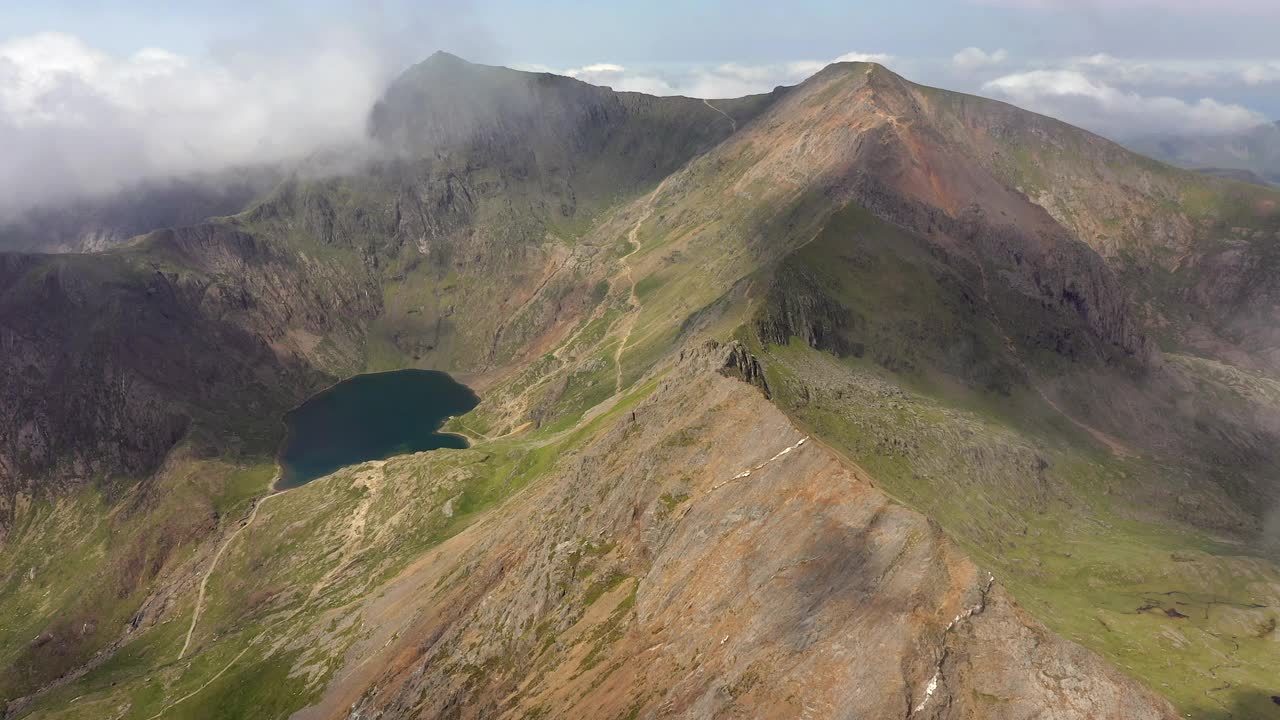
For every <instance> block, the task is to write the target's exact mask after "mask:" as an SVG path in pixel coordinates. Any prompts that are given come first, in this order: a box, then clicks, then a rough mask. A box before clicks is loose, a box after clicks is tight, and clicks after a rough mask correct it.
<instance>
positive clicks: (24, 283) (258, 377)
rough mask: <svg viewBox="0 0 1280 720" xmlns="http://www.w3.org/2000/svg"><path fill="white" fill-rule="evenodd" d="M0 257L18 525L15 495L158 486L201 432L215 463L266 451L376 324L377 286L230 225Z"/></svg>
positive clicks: (9, 491) (2, 477)
mask: <svg viewBox="0 0 1280 720" xmlns="http://www.w3.org/2000/svg"><path fill="white" fill-rule="evenodd" d="M0 257H2V258H3V260H2V261H0V262H2V264H3V270H2V271H0V272H3V274H4V280H3V286H4V288H5V290H4V293H3V296H0V308H2V309H0V328H3V329H2V330H0V333H3V337H4V340H3V343H4V346H5V348H6V352H5V355H4V362H3V365H2V367H0V374H2V376H3V383H0V386H2V387H3V388H4V395H3V405H4V407H5V412H4V413H3V416H4V417H5V421H4V423H5V427H4V433H3V435H4V438H5V443H4V448H3V450H0V488H3V496H4V498H5V500H4V502H5V508H6V512H5V515H6V516H7V518H6V521H7V520H12V515H11V513H12V507H13V506H12V502H13V501H14V498H15V495H16V494H17V493H24V494H27V495H31V494H32V493H37V491H40V492H47V491H50V490H51V489H52V487H61V488H67V487H70V486H74V485H76V484H79V483H84V482H89V481H94V480H98V479H103V478H106V477H110V476H113V475H116V474H123V475H125V476H132V477H142V476H145V475H147V474H149V473H150V472H151V471H153V470H154V469H155V468H156V467H157V466H158V465H159V463H160V461H161V460H162V459H163V458H164V456H165V454H166V453H167V452H168V450H169V449H170V448H171V447H172V446H173V445H174V444H175V443H176V442H177V440H178V439H179V438H181V437H183V436H185V435H186V434H187V433H188V431H189V430H191V429H192V426H193V425H198V426H199V428H200V430H201V432H200V433H199V434H198V436H197V438H198V441H199V442H202V443H205V444H207V445H208V446H209V447H210V448H211V449H212V451H213V452H220V451H228V452H233V453H235V452H257V453H261V452H268V451H269V449H270V447H271V444H272V438H273V437H274V436H275V434H276V428H275V420H274V417H273V416H274V414H275V413H277V412H278V411H279V410H280V409H282V408H286V407H288V406H289V405H291V404H293V403H295V402H297V401H298V400H299V399H300V398H302V397H305V395H306V393H308V392H311V391H314V390H315V389H316V388H318V387H320V386H322V384H323V383H325V382H326V378H329V377H332V376H333V375H335V374H338V373H341V372H344V371H346V372H349V368H351V367H353V366H356V365H357V363H358V362H359V360H358V359H359V342H360V335H361V332H362V330H363V326H364V324H366V323H367V322H368V321H369V319H370V318H371V317H372V316H373V315H374V314H375V313H376V312H377V305H376V304H374V303H371V302H370V301H369V295H368V290H367V289H368V284H369V279H368V278H367V277H366V278H364V279H362V278H360V277H358V276H352V275H351V274H350V273H349V272H348V269H347V268H345V267H342V266H338V265H335V264H333V263H330V262H325V261H320V260H316V261H309V260H308V259H306V258H303V257H301V256H299V255H297V254H295V253H292V252H290V251H289V250H288V249H286V248H282V247H279V246H276V245H273V244H271V243H268V242H264V241H261V240H258V239H255V238H254V237H252V236H249V235H245V234H243V233H239V232H237V231H236V230H234V229H233V228H230V227H226V226H218V225H209V226H197V227H192V228H184V229H179V230H166V231H161V232H158V233H156V234H154V235H153V236H151V237H150V238H148V239H147V240H146V241H145V242H144V243H143V244H142V245H141V246H140V247H138V248H136V249H132V250H128V251H122V252H116V253H108V254H104V255H100V256H94V257H88V256H13V255H9V256H0ZM322 338H328V345H327V346H326V347H324V348H322V347H320V346H319V343H320V341H321V339H322ZM46 480H47V481H48V482H50V483H53V486H52V487H51V486H49V485H48V484H46V483H45V481H46Z"/></svg>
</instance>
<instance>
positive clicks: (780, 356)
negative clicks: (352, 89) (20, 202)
mask: <svg viewBox="0 0 1280 720" xmlns="http://www.w3.org/2000/svg"><path fill="white" fill-rule="evenodd" d="M369 127H370V135H371V139H372V142H373V144H374V145H375V146H376V151H375V152H372V153H370V155H369V156H368V158H366V159H365V160H364V161H362V162H361V163H359V164H358V165H357V166H355V167H354V168H353V169H349V170H347V171H344V172H342V173H338V174H332V175H329V176H326V177H322V178H312V177H296V178H292V179H290V180H287V181H285V182H283V183H281V184H279V185H278V186H276V187H275V188H274V189H273V190H271V191H270V192H269V193H266V194H263V195H262V196H260V197H258V198H256V199H255V201H254V202H252V203H251V206H250V207H248V209H247V210H246V211H245V212H243V213H240V214H238V215H235V216H233V217H229V218H223V219H216V220H211V221H207V222H203V223H197V224H195V225H191V226H186V227H179V228H174V229H168V230H157V231H155V232H151V233H149V234H148V235H147V236H146V237H144V238H142V239H140V240H139V241H137V242H135V243H132V244H130V245H128V246H127V247H121V248H117V249H114V250H110V251H108V252H104V253H100V254H96V255H92V256H29V255H4V256H0V346H3V347H4V348H5V349H6V351H7V352H6V353H5V354H3V355H2V356H0V381H2V384H0V388H3V393H4V394H3V396H0V408H2V409H3V410H4V412H3V413H0V437H4V438H6V440H5V442H4V444H3V446H0V491H2V492H3V496H2V497H3V502H4V503H5V504H4V506H3V508H4V511H5V512H4V514H3V516H0V528H2V530H0V531H2V532H3V533H4V534H3V540H0V542H2V543H3V545H0V617H13V618H23V619H22V620H20V621H15V622H14V623H12V624H11V625H10V626H5V627H0V663H3V664H4V667H5V668H6V671H5V672H3V673H0V678H2V679H0V697H3V698H5V699H7V700H8V701H9V703H10V704H9V713H10V714H12V715H15V716H23V715H28V714H29V715H31V716H38V717H60V718H63V717H64V718H74V717H90V716H94V717H96V716H101V715H102V714H103V713H106V714H108V715H112V716H122V717H138V718H149V717H152V716H153V715H156V714H162V715H166V716H172V717H184V716H187V717H193V718H194V717H209V716H210V713H214V712H215V710H214V709H215V708H216V713H221V714H222V716H224V717H247V716H250V715H252V716H255V717H288V716H290V715H291V714H292V713H295V712H297V713H298V715H296V716H297V717H301V718H330V717H334V718H337V717H355V716H359V717H384V718H392V717H396V718H399V717H513V718H514V717H530V716H532V717H561V716H564V717H573V716H580V717H632V718H638V717H669V716H681V717H719V716H741V717H779V718H781V717H795V716H797V715H800V714H805V713H808V714H809V715H810V716H813V717H838V716H841V715H842V713H846V712H852V713H854V714H857V715H860V716H867V717H884V716H889V715H903V716H906V717H936V718H951V717H956V718H959V717H1007V718H1019V717H1027V716H1030V715H1032V714H1035V713H1041V714H1044V713H1048V714H1049V715H1051V716H1053V717H1061V718H1097V717H1109V718H1131V717H1152V718H1163V717H1175V716H1177V714H1178V713H1180V712H1186V713H1193V714H1197V715H1198V716H1205V717H1230V716H1236V717H1248V716H1251V715H1250V714H1251V713H1253V716H1258V717H1265V715H1261V714H1260V713H1263V712H1265V711H1267V708H1266V707H1265V704H1266V701H1267V698H1269V694H1268V693H1270V692H1271V690H1270V688H1269V686H1268V683H1269V682H1271V681H1272V680H1274V678H1271V677H1270V674H1269V671H1268V668H1271V667H1274V666H1275V663H1276V662H1277V661H1280V649H1278V648H1280V644H1277V642H1276V636H1275V627H1276V619H1277V616H1276V611H1275V608H1276V607H1277V606H1280V569H1277V567H1276V565H1275V563H1274V560H1273V559H1271V558H1272V557H1273V556H1272V555H1269V553H1270V552H1271V551H1270V549H1269V547H1270V545H1269V544H1270V543H1271V542H1272V540H1274V539H1275V538H1273V537H1272V535H1273V534H1274V528H1275V527H1276V521H1275V517H1277V516H1280V510H1273V508H1280V488H1277V486H1276V484H1275V477H1274V468H1275V467H1277V466H1280V455H1278V454H1277V450H1276V448H1277V447H1280V443H1277V440H1280V425H1278V424H1277V421H1276V418H1277V417H1280V413H1277V409H1280V408H1278V407H1277V405H1278V404H1280V370H1278V369H1277V368H1278V367H1280V365H1277V362H1278V358H1280V352H1278V350H1280V335H1276V334H1275V333H1276V332H1277V330H1276V328H1277V327H1280V311H1278V310H1277V308H1278V307H1280V306H1278V305H1277V300H1280V292H1277V285H1276V283H1277V278H1278V277H1280V275H1278V273H1277V268H1276V267H1275V265H1274V260H1275V258H1276V257H1280V254H1277V252H1276V247H1277V243H1280V207H1278V206H1277V203H1278V202H1280V195H1278V194H1276V193H1274V192H1272V191H1270V190H1267V189H1265V188H1261V187H1257V186H1250V185H1245V184H1240V183H1234V182H1231V181H1227V180H1221V179H1216V178H1210V177H1206V176H1203V175H1198V174H1194V173H1190V172H1183V171H1179V170H1175V169H1173V168H1170V167H1168V166H1165V165H1162V164H1160V163H1157V162H1153V161H1150V160H1147V159H1145V158H1142V157H1140V156H1137V155H1134V154H1132V153H1130V152H1128V151H1126V150H1124V149H1123V148H1121V147H1119V146H1117V145H1115V144H1113V143H1110V142H1108V141H1105V140H1103V139H1101V138H1098V137H1096V136H1092V135H1090V134H1088V133H1085V132H1083V131H1080V130H1078V129H1075V128H1072V127H1070V126H1067V125H1064V124H1062V123H1059V122H1057V121H1054V120H1052V119H1049V118H1045V117H1041V116H1036V115H1032V114H1029V113H1026V112H1023V111H1021V110H1018V109H1016V108H1013V107H1011V106H1008V105H1004V104H1001V103H996V102H992V101H988V100H983V99H980V98H974V97H970V96H964V95H959V94H954V93H949V92H945V91H942V90H937V89H933V88H926V87H922V86H918V85H915V84H912V83H910V82H908V81H906V80H904V79H903V78H900V77H898V76H896V75H894V74H892V73H891V72H889V71H887V70H886V69H884V68H883V67H880V66H878V65H870V64H858V63H843V64H837V65H833V66H830V67H828V68H826V69H825V70H823V71H822V72H820V73H818V74H817V75H815V76H814V77H812V78H810V79H809V80H807V81H805V82H804V83H802V84H801V85H799V86H796V87H794V88H789V89H782V90H779V91H777V92H775V93H771V94H769V95H763V96H756V97H749V98H742V99H739V100H729V101H710V102H706V101H701V100H693V99H688V98H653V97H648V96H643V95H638V94H634V93H615V92H613V91H611V90H608V89H605V88H598V87H593V86H590V85H586V84H584V83H581V82H577V81H575V80H571V79H568V78H561V77H555V76H551V75H546V74H533V73H521V72H515V71H511V70H507V69H503V68H495V67H485V66H478V65H472V64H469V63H466V62H465V61H462V60H460V59H458V58H456V57H453V56H449V55H445V54H437V55H435V56H432V57H431V58H430V59H428V60H427V61H425V62H424V63H422V64H420V65H418V66H415V67H414V68H411V69H410V70H408V71H407V72H406V73H405V74H404V75H403V76H402V77H401V78H399V79H398V80H397V81H396V82H394V83H393V84H392V85H391V86H390V87H389V88H388V90H387V92H386V95H385V96H384V98H383V99H382V100H381V101H380V102H379V103H378V104H377V106H376V107H374V108H373V109H372V110H371V114H370V124H369ZM410 367H415V368H429V369H443V370H449V371H451V372H455V373H460V374H462V375H463V376H464V378H465V380H466V382H467V384H468V385H470V386H472V387H475V388H476V389H477V391H478V392H479V393H480V395H481V396H482V398H483V400H482V401H481V403H480V404H479V405H478V406H477V407H476V408H475V409H474V410H472V411H470V412H468V413H467V414H466V415H464V416H463V417H461V418H456V419H454V420H452V421H450V423H449V424H448V425H446V427H445V428H444V429H445V430H446V431H449V432H454V433H458V434H463V435H466V436H467V437H468V438H469V439H470V441H471V447H470V448H466V449H455V450H437V451H433V452H429V453H420V454H416V455H408V456H404V457H398V458H393V459H390V460H387V461H376V462H370V463H363V464H359V465H355V466H353V467H349V468H344V469H341V470H338V471H337V472H335V473H333V474H332V475H329V476H326V477H322V478H319V479H316V480H314V481H313V482H310V483H308V484H306V485H305V486H303V487H299V488H295V489H290V490H288V491H287V492H285V493H282V494H278V495H271V496H264V494H263V493H264V492H265V490H266V488H267V486H268V483H269V482H270V480H271V476H272V474H273V472H274V465H273V462H272V460H271V451H272V449H274V447H275V445H276V443H277V442H278V441H279V439H280V435H281V433H282V431H283V427H282V426H281V425H280V422H279V421H280V417H281V416H282V414H283V413H284V412H285V410H286V409H287V408H290V407H293V406H295V405H296V404H297V403H298V402H300V401H302V400H303V399H305V398H306V397H307V396H308V395H309V394H311V393H313V392H315V391H316V390H318V389H319V388H321V387H323V386H325V385H326V384H328V383H330V382H332V380H334V379H335V378H341V377H346V376H350V375H352V374H355V373H358V372H361V371H372V370H388V369H395V368H410ZM90 558H91V559H92V560H87V559H90ZM32 638H35V640H34V641H33V640H32ZM869 658H873V659H869ZM73 699H75V702H72V700H73ZM83 713H90V715H84V714H83ZM92 713H98V715H93V714H92Z"/></svg>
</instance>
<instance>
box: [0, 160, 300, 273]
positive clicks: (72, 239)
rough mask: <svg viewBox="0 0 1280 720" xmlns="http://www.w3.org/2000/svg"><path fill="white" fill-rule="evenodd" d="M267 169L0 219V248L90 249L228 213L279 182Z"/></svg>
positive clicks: (152, 185) (149, 186) (162, 184)
mask: <svg viewBox="0 0 1280 720" xmlns="http://www.w3.org/2000/svg"><path fill="white" fill-rule="evenodd" d="M280 179H281V174H280V172H279V171H277V170H275V169H272V168H241V169H236V170H233V171H227V172H223V173H211V174H205V175H198V176H194V177H189V178H174V179H169V180H157V181H151V182H145V183H141V184H139V185H138V186H136V187H131V188H128V189H125V190H120V191H117V192H115V193H113V194H110V195H107V196H105V197H97V198H80V199H76V200H73V201H69V202H65V203H59V204H54V205H46V206H40V207H35V208H31V209H29V210H27V211H25V212H23V213H21V214H20V215H18V216H16V217H9V218H0V251H19V252H57V253H66V252H95V251H99V250H106V249H109V248H112V247H115V246H117V245H121V244H123V243H125V242H126V241H128V240H130V239H132V238H134V237H136V236H138V235H142V234H144V233H146V232H148V231H151V230H155V229H157V228H165V227H177V226H182V225H194V224H196V223H199V222H202V221H203V220H205V219H206V218H210V217H218V216H223V215H234V214H236V213H238V212H240V211H241V210H244V209H245V208H246V207H247V206H248V205H249V203H250V202H252V201H253V200H254V199H256V198H257V197H259V196H260V195H262V194H263V193H264V192H266V191H268V190H270V189H271V188H272V187H273V186H274V185H275V184H276V183H278V182H280Z"/></svg>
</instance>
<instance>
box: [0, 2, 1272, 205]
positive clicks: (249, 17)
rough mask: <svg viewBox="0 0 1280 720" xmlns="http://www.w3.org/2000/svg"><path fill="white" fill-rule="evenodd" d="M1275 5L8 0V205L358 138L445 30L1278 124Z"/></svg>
mask: <svg viewBox="0 0 1280 720" xmlns="http://www.w3.org/2000/svg"><path fill="white" fill-rule="evenodd" d="M1277 31H1280V0H1212V1H1210V0H911V1H910V2H907V1H905V0H894V1H892V2H882V1H877V2H866V1H859V0H838V1H837V0H788V1H786V2H780V1H777V0H775V1H774V2H761V1H759V0H734V1H733V2H728V1H721V0H703V1H697V0H686V1H684V2H678V1H676V0H648V1H647V2H627V3H616V2H615V3H605V2H594V3H587V2H568V1H566V0H419V1H416V2H415V1H411V0H364V1H363V2H354V1H353V0H256V1H254V2H244V1H241V0H216V1H215V0H185V2H181V3H174V2H170V1H169V0H164V1H161V0H133V1H131V2H126V1H124V0H46V1H45V2H43V3H25V2H19V1H18V0H0V146H2V147H5V148H7V149H8V150H7V151H6V152H5V153H3V154H0V189H2V190H4V192H3V193H0V214H3V213H5V212H6V211H10V212H11V211H12V210H13V209H14V208H21V207H26V206H29V205H32V204H40V203H44V204H47V203H49V202H54V201H57V200H58V199H60V198H63V197H67V196H71V195H76V194H86V193H87V194H94V193H106V192H111V191H114V190H116V189H119V188H121V187H125V186H128V185H129V184H131V183H135V182H138V181H140V180H147V179H152V178H163V177H168V176H178V175H184V174H190V173H194V172H205V171H218V170H221V169H224V168H227V167H235V166H239V165H242V164H245V163H250V162H258V161H266V162H274V161H277V160H285V159H289V158H294V157H298V156H302V155H305V154H307V153H308V152H311V151H313V150H314V149H315V148H317V147H320V146H326V145H332V144H339V143H344V142H352V141H355V140H358V138H359V137H360V136H361V135H362V133H363V128H364V123H365V118H366V116H367V112H368V109H369V107H370V105H371V104H372V103H373V102H374V101H375V100H376V98H377V96H378V94H379V93H380V91H381V89H382V87H384V85H385V84H386V83H387V82H388V81H389V79H390V78H392V77H394V76H395V74H396V73H398V72H400V71H401V70H403V69H404V68H405V67H407V66H408V65H411V64H412V63H414V62H416V61H418V60H421V59H423V58H425V57H426V56H428V55H430V54H431V53H432V52H434V51H435V50H439V49H443V50H448V51H450V52H453V53H455V54H457V55H460V56H462V57H464V58H466V59H469V60H472V61H475V62H484V63H490V64H501V65H508V66H511V67H517V68H520V69H528V70H540V71H550V72H557V73H562V74H567V75H572V76H574V77H577V78H579V79H582V80H585V81H587V82H593V83H596V84H602V85H609V86H611V87H613V88H615V89H618V90H636V91H641V92H650V93H654V94H685V95H692V96H695V97H711V98H715V97H733V96H739V95H743V94H748V93H754V92H764V91H768V90H770V89H772V88H773V87H774V86H776V85H786V84H794V83H797V82H799V81H801V80H803V79H804V78H805V77H807V76H808V75H810V74H812V73H813V72H816V71H817V70H818V69H820V68H821V67H822V66H824V65H825V64H827V63H829V62H832V61H834V60H837V59H856V60H872V61H876V62H881V63H883V64H885V65H887V66H889V67H890V68H891V69H893V70H895V71H896V72H898V73H900V74H902V75H904V76H906V77H907V78H909V79H912V80H915V81H917V82H923V83H926V84H931V85H937V86H941V87H946V88H949V89H954V90H961V91H965V92H972V93H977V94H981V95H985V96H988V97H993V98H997V99H1001V100H1006V101H1009V102H1012V103H1014V104H1016V105H1019V106H1021V107H1025V108H1027V109H1031V110H1035V111H1038V112H1044V113H1046V114H1050V115H1054V116H1056V117H1060V118H1062V119H1064V120H1067V121H1068V122H1072V123H1074V124H1077V125H1081V126H1083V127H1086V128H1088V129H1091V130H1094V131H1096V132H1099V133H1102V134H1105V135H1108V136H1110V137H1113V138H1117V139H1125V138H1129V137H1133V136H1138V135H1145V134H1152V133H1174V132H1178V133H1204V132H1208V133H1213V132H1230V131H1234V130H1239V129H1243V128H1246V127H1249V126H1251V125H1255V124H1260V123H1262V122H1265V121H1268V120H1274V119H1280V45H1277V44H1276V43H1275V41H1274V38H1275V37H1276V35H1277Z"/></svg>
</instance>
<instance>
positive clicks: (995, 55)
mask: <svg viewBox="0 0 1280 720" xmlns="http://www.w3.org/2000/svg"><path fill="white" fill-rule="evenodd" d="M1008 59H1009V53H1008V51H1007V50H996V51H994V52H987V51H986V50H983V49H982V48H977V47H967V48H965V49H963V50H961V51H960V52H958V53H956V54H955V55H953V56H952V57H951V64H952V65H954V66H955V67H957V68H959V69H961V70H964V71H973V70H979V69H982V68H988V67H992V66H995V65H1000V64H1002V63H1003V62H1004V61H1005V60H1008Z"/></svg>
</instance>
